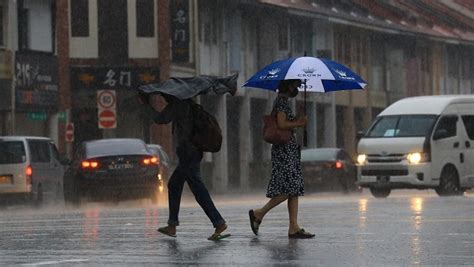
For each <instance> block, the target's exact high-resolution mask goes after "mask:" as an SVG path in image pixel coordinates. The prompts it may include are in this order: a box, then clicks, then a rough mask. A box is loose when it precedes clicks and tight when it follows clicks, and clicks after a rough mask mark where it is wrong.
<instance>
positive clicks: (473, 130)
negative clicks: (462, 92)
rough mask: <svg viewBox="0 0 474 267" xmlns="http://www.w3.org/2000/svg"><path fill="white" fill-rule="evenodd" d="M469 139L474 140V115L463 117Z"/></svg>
mask: <svg viewBox="0 0 474 267" xmlns="http://www.w3.org/2000/svg"><path fill="white" fill-rule="evenodd" d="M461 118H462V121H463V122H464V127H465V128H466V132H467V135H468V136H469V139H471V140H474V115H464V116H461Z"/></svg>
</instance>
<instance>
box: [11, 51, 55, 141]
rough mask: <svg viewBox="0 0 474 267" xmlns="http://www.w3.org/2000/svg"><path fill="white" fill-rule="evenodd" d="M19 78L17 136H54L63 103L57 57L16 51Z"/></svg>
mask: <svg viewBox="0 0 474 267" xmlns="http://www.w3.org/2000/svg"><path fill="white" fill-rule="evenodd" d="M15 77H16V79H15V134H16V135H35V136H51V137H53V136H52V135H55V134H54V133H55V132H56V130H54V128H57V117H56V116H54V115H56V114H57V113H58V101H59V92H58V62H57V58H56V56H55V55H53V54H51V53H43V52H31V51H28V52H16V55H15Z"/></svg>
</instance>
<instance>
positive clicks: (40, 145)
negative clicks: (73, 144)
mask: <svg viewBox="0 0 474 267" xmlns="http://www.w3.org/2000/svg"><path fill="white" fill-rule="evenodd" d="M28 145H29V147H30V151H31V162H50V161H51V153H50V149H49V143H48V142H45V141H35V140H28Z"/></svg>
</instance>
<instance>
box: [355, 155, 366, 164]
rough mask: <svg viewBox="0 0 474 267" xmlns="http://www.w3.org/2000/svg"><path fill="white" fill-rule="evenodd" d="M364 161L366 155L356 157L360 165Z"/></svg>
mask: <svg viewBox="0 0 474 267" xmlns="http://www.w3.org/2000/svg"><path fill="white" fill-rule="evenodd" d="M366 160H367V155H365V154H359V155H358V156H357V162H358V163H359V164H360V165H363V164H364V163H365V161H366Z"/></svg>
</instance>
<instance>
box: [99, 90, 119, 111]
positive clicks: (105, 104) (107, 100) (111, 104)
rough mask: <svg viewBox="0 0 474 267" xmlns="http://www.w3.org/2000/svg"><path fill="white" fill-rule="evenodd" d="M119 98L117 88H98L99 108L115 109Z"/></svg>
mask: <svg viewBox="0 0 474 267" xmlns="http://www.w3.org/2000/svg"><path fill="white" fill-rule="evenodd" d="M116 103H117V98H116V95H115V90H98V91H97V107H98V108H99V109H115V107H116Z"/></svg>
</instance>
